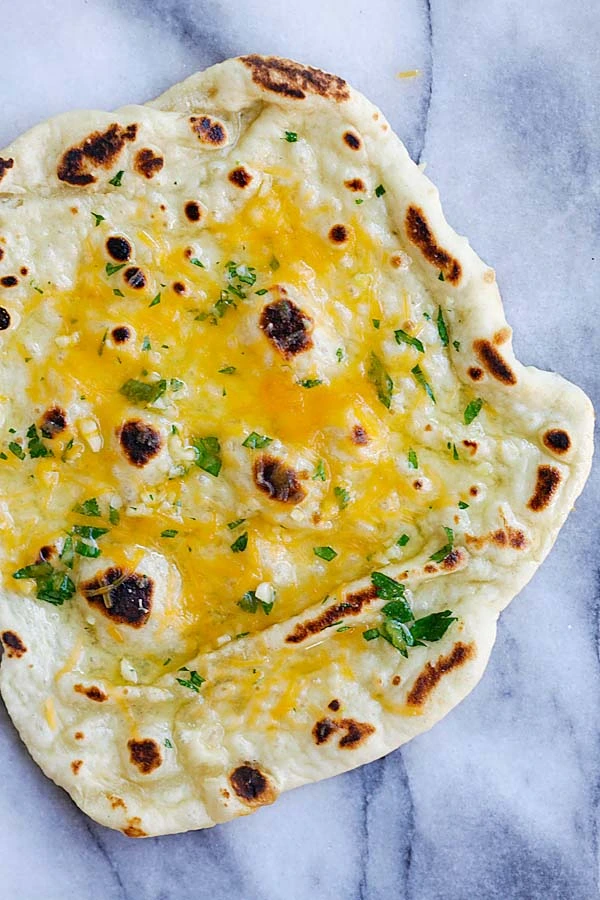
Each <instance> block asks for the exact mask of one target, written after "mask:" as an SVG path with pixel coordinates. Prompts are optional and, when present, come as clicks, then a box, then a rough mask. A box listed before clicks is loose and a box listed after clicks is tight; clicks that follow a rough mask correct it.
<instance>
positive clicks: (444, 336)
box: [436, 306, 449, 347]
mask: <svg viewBox="0 0 600 900" xmlns="http://www.w3.org/2000/svg"><path fill="white" fill-rule="evenodd" d="M436 321H437V330H438V334H439V336H440V341H441V342H442V347H447V346H448V340H449V339H448V329H447V328H446V323H445V322H444V314H443V312H442V307H441V306H438V314H437V320H436Z"/></svg>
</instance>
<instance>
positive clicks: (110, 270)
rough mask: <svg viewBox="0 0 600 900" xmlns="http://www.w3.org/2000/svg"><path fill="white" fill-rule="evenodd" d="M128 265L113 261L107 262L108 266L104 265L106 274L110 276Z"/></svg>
mask: <svg viewBox="0 0 600 900" xmlns="http://www.w3.org/2000/svg"><path fill="white" fill-rule="evenodd" d="M126 265H127V263H111V262H107V263H106V266H105V267H104V271H105V272H106V274H107V275H108V277H109V278H110V276H111V275H114V274H115V272H120V271H121V269H124V268H125V266H126Z"/></svg>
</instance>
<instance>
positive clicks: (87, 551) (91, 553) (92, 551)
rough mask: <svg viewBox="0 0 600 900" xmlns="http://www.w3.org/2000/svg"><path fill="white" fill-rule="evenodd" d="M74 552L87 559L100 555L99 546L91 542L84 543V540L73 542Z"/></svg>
mask: <svg viewBox="0 0 600 900" xmlns="http://www.w3.org/2000/svg"><path fill="white" fill-rule="evenodd" d="M75 553H78V554H79V556H85V557H87V558H88V559H96V558H97V557H98V556H100V555H101V552H100V547H97V546H95V545H93V544H86V543H85V541H77V543H76V544H75Z"/></svg>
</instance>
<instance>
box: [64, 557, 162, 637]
mask: <svg viewBox="0 0 600 900" xmlns="http://www.w3.org/2000/svg"><path fill="white" fill-rule="evenodd" d="M124 576H125V577H124ZM113 584H114V585H115V586H114V587H111V585H113ZM80 588H81V592H82V594H83V596H84V597H85V599H86V600H87V602H88V603H89V604H90V605H91V606H93V607H95V608H96V609H97V610H99V611H100V612H102V613H104V615H105V616H107V617H108V618H109V619H111V620H112V621H113V622H117V623H118V624H120V625H131V626H132V627H133V628H141V626H142V625H145V624H146V622H147V621H148V619H149V618H150V613H151V612H152V595H153V593H154V582H153V581H152V579H151V578H149V577H148V576H147V575H138V573H137V572H131V573H130V574H128V575H125V573H124V572H123V569H121V568H119V567H118V566H113V567H112V568H110V569H107V570H106V571H105V572H104V573H103V574H102V575H101V576H99V577H96V578H93V579H91V580H90V581H86V582H84V583H83V584H82V585H80ZM106 588H108V590H105V589H106Z"/></svg>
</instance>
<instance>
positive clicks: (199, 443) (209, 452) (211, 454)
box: [192, 436, 222, 478]
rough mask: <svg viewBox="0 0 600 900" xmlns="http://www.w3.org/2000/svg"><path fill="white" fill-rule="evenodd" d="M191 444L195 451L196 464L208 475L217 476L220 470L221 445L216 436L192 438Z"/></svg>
mask: <svg viewBox="0 0 600 900" xmlns="http://www.w3.org/2000/svg"><path fill="white" fill-rule="evenodd" d="M192 446H193V447H194V449H195V451H196V454H197V456H196V465H197V466H198V468H199V469H203V470H204V471H205V472H208V474H209V475H214V477H215V478H217V477H218V475H219V472H220V471H221V465H222V462H221V445H220V444H219V439H218V438H216V437H212V436H211V437H203V438H194V440H192Z"/></svg>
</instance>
